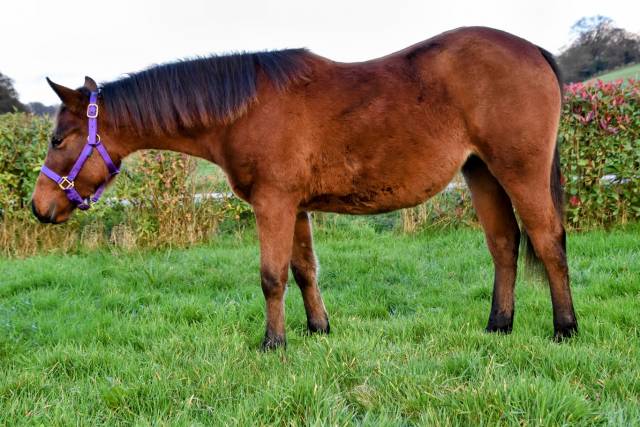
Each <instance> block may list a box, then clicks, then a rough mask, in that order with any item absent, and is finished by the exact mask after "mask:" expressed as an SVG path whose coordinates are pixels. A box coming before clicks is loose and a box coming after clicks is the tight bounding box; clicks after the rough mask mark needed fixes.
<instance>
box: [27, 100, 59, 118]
mask: <svg viewBox="0 0 640 427" xmlns="http://www.w3.org/2000/svg"><path fill="white" fill-rule="evenodd" d="M27 108H28V109H29V111H31V112H32V113H33V114H36V115H38V116H53V115H54V114H55V113H56V109H57V108H58V107H57V106H55V105H44V104H43V103H42V102H30V103H28V104H27Z"/></svg>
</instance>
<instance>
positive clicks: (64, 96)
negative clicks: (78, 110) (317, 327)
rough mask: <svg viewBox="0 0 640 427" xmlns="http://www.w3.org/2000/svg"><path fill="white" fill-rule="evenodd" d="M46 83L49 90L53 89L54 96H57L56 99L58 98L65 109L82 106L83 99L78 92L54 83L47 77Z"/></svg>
mask: <svg viewBox="0 0 640 427" xmlns="http://www.w3.org/2000/svg"><path fill="white" fill-rule="evenodd" d="M47 83H49V86H51V89H53V91H54V92H55V93H56V95H58V98H60V101H62V103H63V104H64V105H66V106H67V107H71V108H73V107H76V106H78V107H79V106H80V105H82V102H83V100H84V97H83V96H82V93H80V91H78V90H75V89H70V88H68V87H65V86H62V85H59V84H58V83H54V82H52V81H51V80H50V79H49V77H47Z"/></svg>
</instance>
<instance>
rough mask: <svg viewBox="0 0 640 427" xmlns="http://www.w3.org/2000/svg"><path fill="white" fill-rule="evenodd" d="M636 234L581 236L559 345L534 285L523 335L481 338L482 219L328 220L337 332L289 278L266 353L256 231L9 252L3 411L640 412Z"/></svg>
mask: <svg viewBox="0 0 640 427" xmlns="http://www.w3.org/2000/svg"><path fill="white" fill-rule="evenodd" d="M639 239H640V229H639V228H637V227H636V228H631V229H627V230H624V231H623V230H618V231H614V232H611V233H605V232H591V233H585V234H580V235H571V236H570V239H569V248H570V263H571V269H572V277H573V290H574V297H575V301H576V309H577V313H578V315H579V320H580V322H581V323H580V327H581V332H580V335H579V336H578V337H576V338H575V339H572V340H571V341H569V342H567V343H563V344H556V343H554V342H552V340H551V339H550V337H551V333H552V320H551V306H550V301H549V291H548V289H547V288H546V286H543V285H539V284H536V283H530V282H524V283H523V281H522V280H521V281H520V283H519V285H518V288H517V310H516V313H517V314H516V321H515V326H514V332H513V334H512V335H509V336H500V335H492V334H486V333H484V332H483V327H484V326H485V322H486V320H487V316H488V313H489V304H490V297H491V281H492V277H493V270H492V267H491V261H490V258H489V255H488V253H487V250H486V249H485V246H484V242H483V238H482V234H481V232H479V231H477V230H471V229H464V230H458V231H449V232H438V233H431V234H421V235H417V236H407V235H396V234H392V233H388V232H385V233H376V232H374V231H372V229H370V228H368V227H366V226H361V227H356V228H352V229H351V231H349V232H348V233H344V232H338V231H328V232H325V233H321V234H320V235H319V236H318V238H317V246H318V252H319V258H320V262H321V264H322V271H321V275H320V284H321V288H322V289H323V292H324V296H325V301H326V305H327V308H328V310H329V313H330V317H331V327H332V329H331V331H332V333H331V335H329V336H307V335H306V334H305V328H304V325H305V318H304V310H303V306H302V301H301V298H300V292H299V291H298V290H297V289H295V285H292V287H291V289H290V291H289V293H288V295H287V327H288V339H289V347H288V349H287V350H286V351H277V352H274V353H269V354H263V353H261V352H260V351H259V344H260V340H261V338H262V334H263V322H264V318H263V311H264V308H263V298H262V293H261V291H260V287H259V284H258V251H257V246H256V242H254V241H253V240H251V239H245V240H236V239H233V238H226V239H225V240H222V241H220V242H219V243H218V244H216V245H215V246H211V247H198V248H193V249H189V250H173V251H153V252H134V253H120V252H108V251H103V252H100V251H98V252H92V253H88V254H80V255H68V256H53V255H49V256H40V257H35V258H30V259H27V260H12V261H9V260H0V425H18V424H26V423H29V424H44V425H53V424H55V425H61V424H62V425H71V424H74V425H75V424H87V425H119V424H131V423H134V424H136V425H151V424H154V425H158V424H159V425H194V424H195V425H222V424H227V425H229V424H231V425H256V424H279V425H284V424H289V425H318V424H331V425H348V424H353V423H358V424H362V425H408V424H420V425H454V424H455V425H460V424H462V425H496V424H511V425H513V424H519V425H561V424H562V425H593V424H611V425H634V424H635V425H638V424H640V369H639V368H638V360H640V346H638V340H639V339H640V329H639V326H638V325H640V284H639V283H638V282H639V280H640V279H639V277H640V253H639V249H638V244H637V243H638V241H639Z"/></svg>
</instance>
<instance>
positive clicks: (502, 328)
mask: <svg viewBox="0 0 640 427" xmlns="http://www.w3.org/2000/svg"><path fill="white" fill-rule="evenodd" d="M512 329H513V325H493V324H491V323H490V324H489V325H487V327H486V329H485V331H487V332H490V333H496V334H510V333H511V330H512Z"/></svg>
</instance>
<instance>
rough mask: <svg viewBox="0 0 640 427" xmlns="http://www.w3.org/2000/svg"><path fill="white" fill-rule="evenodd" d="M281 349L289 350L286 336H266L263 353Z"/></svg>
mask: <svg viewBox="0 0 640 427" xmlns="http://www.w3.org/2000/svg"><path fill="white" fill-rule="evenodd" d="M280 347H282V348H287V339H286V338H285V337H284V336H269V335H265V337H264V340H262V351H271V350H275V349H277V348H280Z"/></svg>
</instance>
